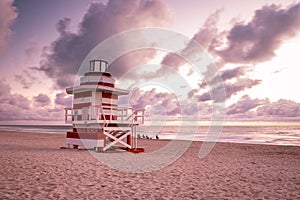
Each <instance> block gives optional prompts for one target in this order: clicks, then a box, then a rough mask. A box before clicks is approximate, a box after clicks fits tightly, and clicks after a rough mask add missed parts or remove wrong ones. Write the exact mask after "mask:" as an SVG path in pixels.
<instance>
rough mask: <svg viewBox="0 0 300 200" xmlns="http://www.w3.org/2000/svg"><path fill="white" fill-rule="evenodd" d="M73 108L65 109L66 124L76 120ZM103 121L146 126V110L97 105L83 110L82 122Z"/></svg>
mask: <svg viewBox="0 0 300 200" xmlns="http://www.w3.org/2000/svg"><path fill="white" fill-rule="evenodd" d="M74 118H75V116H74V111H73V109H72V108H65V122H66V123H70V122H72V121H73V120H76V118H75V119H74ZM85 120H89V121H93V120H97V121H98V120H102V121H103V122H104V123H106V124H108V123H120V122H121V123H130V124H144V120H145V109H133V108H131V107H118V106H102V105H95V106H89V107H86V108H83V109H82V121H85Z"/></svg>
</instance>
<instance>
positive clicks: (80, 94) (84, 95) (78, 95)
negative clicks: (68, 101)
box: [74, 91, 92, 99]
mask: <svg viewBox="0 0 300 200" xmlns="http://www.w3.org/2000/svg"><path fill="white" fill-rule="evenodd" d="M83 97H92V92H91V91H87V92H80V93H75V94H74V99H76V98H83Z"/></svg>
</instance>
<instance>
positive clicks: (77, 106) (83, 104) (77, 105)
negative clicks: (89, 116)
mask: <svg viewBox="0 0 300 200" xmlns="http://www.w3.org/2000/svg"><path fill="white" fill-rule="evenodd" d="M91 105H92V103H91V102H88V103H78V104H74V105H73V109H82V108H84V107H89V106H91Z"/></svg>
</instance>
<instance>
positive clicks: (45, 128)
mask: <svg viewBox="0 0 300 200" xmlns="http://www.w3.org/2000/svg"><path fill="white" fill-rule="evenodd" d="M0 130H9V131H18V132H40V133H59V134H65V133H66V132H67V131H71V130H72V126H70V125H59V126H58V125H0ZM216 130H217V131H216ZM137 134H138V135H139V136H140V137H143V136H144V137H146V136H148V137H149V138H152V139H155V138H156V136H158V137H159V138H160V139H175V140H194V141H210V142H234V143H249V144H273V145H294V146H300V126H299V125H298V126H293V125H288V126H283V125H282V126H275V125H273V126H223V127H218V128H217V129H211V127H209V126H139V127H138V128H137Z"/></svg>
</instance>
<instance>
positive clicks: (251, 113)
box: [0, 0, 300, 124]
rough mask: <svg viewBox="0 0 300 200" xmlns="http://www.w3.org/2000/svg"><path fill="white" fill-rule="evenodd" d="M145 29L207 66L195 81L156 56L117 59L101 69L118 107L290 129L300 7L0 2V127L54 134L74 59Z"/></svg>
mask: <svg viewBox="0 0 300 200" xmlns="http://www.w3.org/2000/svg"><path fill="white" fill-rule="evenodd" d="M147 27H148V28H149V27H155V28H160V29H163V30H168V31H169V32H172V33H176V34H178V35H182V36H184V37H185V38H187V41H185V43H184V46H183V47H182V49H181V50H180V53H182V54H183V55H184V56H186V57H187V58H193V56H196V55H197V53H198V52H197V51H196V50H195V49H194V48H193V45H192V44H194V42H196V43H197V44H199V45H200V46H201V47H202V49H203V52H202V53H204V54H205V56H206V57H207V58H209V61H210V64H211V65H209V66H205V69H206V71H201V72H199V70H198V71H197V69H196V68H195V66H192V65H191V63H189V62H188V60H187V59H186V58H182V57H180V56H178V54H177V53H178V52H172V51H166V50H163V49H154V48H152V49H151V48H150V49H149V48H147V49H146V48H145V49H139V50H135V51H132V52H129V53H127V54H124V55H122V56H120V57H119V58H117V59H116V60H114V61H112V63H110V66H109V71H110V72H111V73H112V74H113V76H114V77H115V79H116V81H117V86H118V87H121V88H124V89H129V90H130V91H131V93H130V95H129V96H128V97H126V98H121V99H120V104H126V105H128V104H129V106H132V107H134V108H146V109H147V112H148V116H149V119H148V120H152V121H154V120H158V121H169V122H174V121H182V120H183V121H189V122H193V121H210V120H211V119H212V117H213V114H212V112H213V110H214V105H218V106H220V105H221V106H223V107H224V108H225V109H226V111H225V112H226V113H225V119H224V120H225V121H230V122H236V121H238V122H256V121H259V122H261V121H266V122H273V121H275V122H299V121H300V92H298V86H299V85H300V79H299V74H300V69H299V64H300V57H299V52H300V28H299V27H300V1H295V0H291V1H290V0H272V1H267V0H253V1H244V2H241V1H239V0H228V1H222V0H211V1H204V0H191V1H180V0H165V1H163V0H127V1H119V0H105V1H92V0H91V1H89V0H51V1H40V0H1V1H0V123H1V124H6V123H11V124H18V123H22V124H35V123H36V124H49V123H51V124H63V123H64V122H63V120H64V109H63V108H64V107H71V105H72V97H71V96H68V95H67V94H66V92H65V88H66V87H70V86H72V85H73V84H74V81H75V80H76V78H75V77H76V74H77V72H78V70H79V68H80V66H81V63H82V61H83V60H84V58H85V57H86V56H87V55H88V54H89V53H90V52H91V50H92V49H94V48H95V47H97V45H99V44H101V42H103V41H105V40H107V39H109V38H111V37H112V36H115V35H116V34H125V33H126V31H130V30H135V29H137V28H147ZM135 39H136V38H130V37H129V38H127V40H126V41H120V44H119V45H120V46H122V47H124V48H125V47H126V46H130V45H131V44H132V43H133V41H135ZM145 40H147V38H146V39H145ZM171 41H172V39H171V38H167V39H166V38H164V42H165V43H167V42H171ZM99 58H101V55H99ZM212 72H214V73H212ZM218 78H221V79H218ZM223 90H224V91H225V96H224V97H222V98H221V97H219V96H218V94H219V92H220V91H223Z"/></svg>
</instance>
